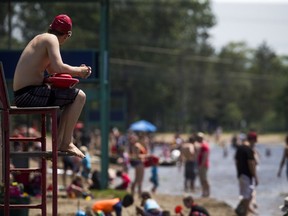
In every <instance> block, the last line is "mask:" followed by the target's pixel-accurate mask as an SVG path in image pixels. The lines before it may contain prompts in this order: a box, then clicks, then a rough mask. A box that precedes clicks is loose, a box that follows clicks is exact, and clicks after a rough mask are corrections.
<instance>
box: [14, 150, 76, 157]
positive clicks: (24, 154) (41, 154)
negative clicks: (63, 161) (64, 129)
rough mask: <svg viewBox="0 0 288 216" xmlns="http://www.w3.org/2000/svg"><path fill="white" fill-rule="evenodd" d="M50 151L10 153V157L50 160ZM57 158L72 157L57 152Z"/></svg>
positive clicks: (65, 153) (66, 153) (67, 153)
mask: <svg viewBox="0 0 288 216" xmlns="http://www.w3.org/2000/svg"><path fill="white" fill-rule="evenodd" d="M52 155H53V154H52V151H31V152H10V156H11V157H44V158H52ZM57 155H58V156H73V155H72V154H71V153H69V152H62V151H58V152H57Z"/></svg>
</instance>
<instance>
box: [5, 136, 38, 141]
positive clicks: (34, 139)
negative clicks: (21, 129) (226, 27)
mask: <svg viewBox="0 0 288 216" xmlns="http://www.w3.org/2000/svg"><path fill="white" fill-rule="evenodd" d="M9 139H10V141H11V142H13V141H14V142H16V141H19V142H20V141H29V142H40V141H41V140H42V137H10V138H9Z"/></svg>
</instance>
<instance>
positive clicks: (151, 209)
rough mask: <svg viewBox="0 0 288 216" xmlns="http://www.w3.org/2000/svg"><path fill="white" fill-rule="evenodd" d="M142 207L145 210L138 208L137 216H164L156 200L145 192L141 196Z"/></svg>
mask: <svg viewBox="0 0 288 216" xmlns="http://www.w3.org/2000/svg"><path fill="white" fill-rule="evenodd" d="M141 206H143V209H142V208H140V207H138V206H137V207H136V215H141V216H148V215H153V216H161V215H162V209H161V208H160V206H159V204H158V203H157V202H156V200H154V199H152V198H151V195H150V193H148V192H143V193H142V194H141Z"/></svg>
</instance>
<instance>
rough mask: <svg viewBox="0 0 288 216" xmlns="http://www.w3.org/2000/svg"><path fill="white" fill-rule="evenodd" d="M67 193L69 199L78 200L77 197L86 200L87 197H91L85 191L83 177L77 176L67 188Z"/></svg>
mask: <svg viewBox="0 0 288 216" xmlns="http://www.w3.org/2000/svg"><path fill="white" fill-rule="evenodd" d="M66 191H67V195H68V197H69V198H76V197H78V198H79V197H83V198H86V197H87V196H91V195H89V194H88V193H87V191H86V190H85V189H84V187H83V179H82V177H81V176H76V177H75V178H74V179H73V180H72V182H71V184H70V185H69V186H68V187H67V189H66Z"/></svg>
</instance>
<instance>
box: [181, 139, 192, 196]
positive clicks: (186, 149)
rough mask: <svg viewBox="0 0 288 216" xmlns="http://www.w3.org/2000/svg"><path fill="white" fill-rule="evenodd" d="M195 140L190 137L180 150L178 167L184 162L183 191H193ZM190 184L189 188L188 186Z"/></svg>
mask: <svg viewBox="0 0 288 216" xmlns="http://www.w3.org/2000/svg"><path fill="white" fill-rule="evenodd" d="M194 143H195V138H194V137H193V136H191V137H190V138H189V140H188V142H184V143H183V144H182V146H181V148H180V150H181V155H180V166H181V164H182V163H183V162H184V163H185V169H184V178H185V180H184V189H185V191H188V189H189V188H190V189H191V191H194V188H195V185H194V184H195V178H196V173H195V170H196V151H195V146H194ZM189 183H190V186H189Z"/></svg>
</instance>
